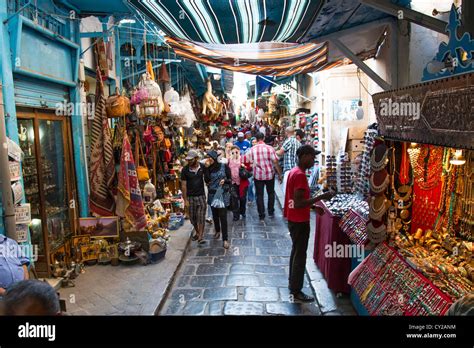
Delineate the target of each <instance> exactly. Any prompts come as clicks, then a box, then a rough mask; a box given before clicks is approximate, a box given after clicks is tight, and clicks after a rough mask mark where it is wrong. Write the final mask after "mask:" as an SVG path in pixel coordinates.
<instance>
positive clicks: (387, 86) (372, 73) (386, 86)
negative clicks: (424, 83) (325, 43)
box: [330, 39, 392, 91]
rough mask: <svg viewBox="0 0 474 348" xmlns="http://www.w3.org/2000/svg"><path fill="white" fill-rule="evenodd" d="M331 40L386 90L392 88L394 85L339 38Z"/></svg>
mask: <svg viewBox="0 0 474 348" xmlns="http://www.w3.org/2000/svg"><path fill="white" fill-rule="evenodd" d="M330 42H331V43H332V44H333V45H334V46H336V48H337V49H338V50H339V51H341V53H342V54H344V55H345V56H346V57H347V58H349V59H350V60H351V61H352V63H354V64H355V65H357V66H358V67H359V68H360V70H362V71H363V72H364V73H365V74H366V75H367V76H369V77H370V78H371V79H372V80H373V81H374V82H375V83H376V84H378V85H379V86H380V87H382V89H383V90H384V91H388V90H390V89H392V86H391V85H390V84H389V83H387V82H386V81H385V80H384V79H382V78H381V77H380V76H379V75H377V73H376V72H375V71H373V70H372V69H371V68H369V67H368V66H367V65H366V64H365V63H364V62H363V61H362V60H361V59H360V58H359V57H357V55H356V54H354V52H352V51H351V50H350V49H349V48H348V47H347V46H346V45H344V44H343V43H342V42H341V41H339V40H338V39H332V40H330Z"/></svg>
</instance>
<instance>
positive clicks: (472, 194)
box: [458, 151, 474, 241]
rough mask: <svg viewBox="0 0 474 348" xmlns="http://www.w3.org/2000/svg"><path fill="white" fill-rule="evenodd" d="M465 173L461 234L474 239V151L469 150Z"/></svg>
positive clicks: (462, 194)
mask: <svg viewBox="0 0 474 348" xmlns="http://www.w3.org/2000/svg"><path fill="white" fill-rule="evenodd" d="M465 157H466V164H465V169H464V171H465V174H464V179H465V183H464V192H461V197H460V201H461V204H458V206H460V215H461V217H460V219H459V236H461V237H462V238H463V239H466V240H468V241H474V158H473V157H474V152H473V151H467V153H466V155H465Z"/></svg>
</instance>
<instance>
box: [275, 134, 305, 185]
mask: <svg viewBox="0 0 474 348" xmlns="http://www.w3.org/2000/svg"><path fill="white" fill-rule="evenodd" d="M285 136H286V140H285V141H284V142H283V145H282V147H281V149H280V150H278V152H277V154H278V156H280V157H281V156H283V192H286V183H287V180H288V174H289V173H290V170H291V169H293V168H295V166H296V150H298V148H299V147H300V146H301V143H300V142H299V141H298V140H297V139H296V137H295V129H294V128H293V127H291V126H290V127H287V128H286V130H285Z"/></svg>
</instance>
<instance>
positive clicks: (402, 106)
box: [372, 73, 474, 150]
mask: <svg viewBox="0 0 474 348" xmlns="http://www.w3.org/2000/svg"><path fill="white" fill-rule="evenodd" d="M372 100H373V101H374V109H375V114H376V116H377V123H378V126H379V130H380V134H381V135H383V136H384V137H385V138H387V139H392V140H400V141H407V142H414V143H422V144H433V145H438V146H446V147H454V148H458V149H471V150H472V149H474V142H473V139H474V111H473V109H472V105H474V73H470V74H462V75H457V76H453V77H448V78H444V79H439V80H434V81H427V82H423V83H418V84H416V85H412V86H407V87H403V88H400V89H397V90H392V91H385V92H381V93H375V94H374V95H373V96H372Z"/></svg>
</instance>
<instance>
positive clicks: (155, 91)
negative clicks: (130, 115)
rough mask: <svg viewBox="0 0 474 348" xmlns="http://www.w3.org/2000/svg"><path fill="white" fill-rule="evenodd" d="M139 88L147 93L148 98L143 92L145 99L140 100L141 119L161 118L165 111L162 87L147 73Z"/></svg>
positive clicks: (143, 76)
mask: <svg viewBox="0 0 474 348" xmlns="http://www.w3.org/2000/svg"><path fill="white" fill-rule="evenodd" d="M138 87H139V90H142V89H143V90H145V91H146V97H145V93H144V92H142V95H143V98H140V99H141V100H140V108H139V109H140V118H144V117H160V116H161V113H162V112H163V110H164V103H163V97H162V94H161V89H160V86H159V85H158V84H157V83H156V82H155V81H153V80H152V79H151V77H150V75H149V74H148V73H146V74H143V75H142V78H141V80H140V83H139V86H138Z"/></svg>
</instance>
